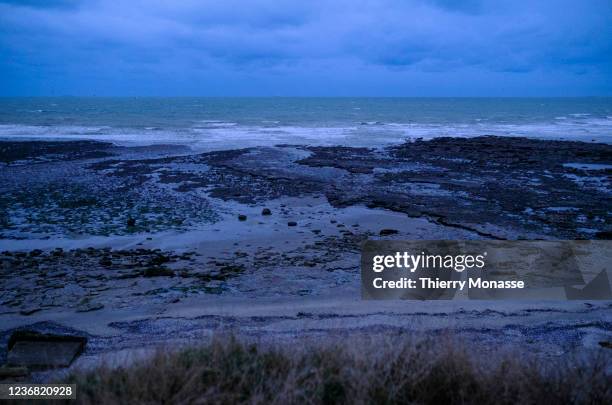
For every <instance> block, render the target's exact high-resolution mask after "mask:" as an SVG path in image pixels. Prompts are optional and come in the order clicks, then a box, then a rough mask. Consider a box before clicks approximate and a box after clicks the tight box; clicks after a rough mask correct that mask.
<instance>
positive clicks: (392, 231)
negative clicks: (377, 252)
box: [379, 229, 399, 236]
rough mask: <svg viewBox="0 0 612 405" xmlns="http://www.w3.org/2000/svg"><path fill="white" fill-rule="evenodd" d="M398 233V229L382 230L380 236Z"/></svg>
mask: <svg viewBox="0 0 612 405" xmlns="http://www.w3.org/2000/svg"><path fill="white" fill-rule="evenodd" d="M398 232H399V231H398V230H397V229H381V230H380V232H379V235H380V236H386V235H395V234H396V233H398Z"/></svg>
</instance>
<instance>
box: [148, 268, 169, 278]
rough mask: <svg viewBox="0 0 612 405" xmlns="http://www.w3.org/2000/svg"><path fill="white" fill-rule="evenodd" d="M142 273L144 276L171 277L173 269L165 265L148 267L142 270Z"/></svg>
mask: <svg viewBox="0 0 612 405" xmlns="http://www.w3.org/2000/svg"><path fill="white" fill-rule="evenodd" d="M142 275H143V276H144V277H172V276H174V271H172V270H170V269H169V268H167V267H149V268H146V269H145V270H144V271H143V272H142Z"/></svg>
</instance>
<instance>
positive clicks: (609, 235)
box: [595, 231, 612, 240]
mask: <svg viewBox="0 0 612 405" xmlns="http://www.w3.org/2000/svg"><path fill="white" fill-rule="evenodd" d="M595 239H604V240H612V231H601V232H597V233H596V234H595Z"/></svg>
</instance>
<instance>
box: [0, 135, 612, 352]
mask: <svg viewBox="0 0 612 405" xmlns="http://www.w3.org/2000/svg"><path fill="white" fill-rule="evenodd" d="M0 150H1V151H2V160H1V161H0V165H2V166H1V167H2V170H0V191H1V193H0V207H1V209H0V252H2V253H1V254H0V269H1V273H0V277H1V279H2V283H1V285H2V287H1V288H0V321H1V322H2V324H3V325H4V327H3V330H2V331H0V336H1V337H2V339H3V341H4V340H7V339H8V337H9V336H10V334H11V333H12V331H14V330H16V329H23V328H29V329H35V330H39V331H41V332H54V331H55V332H58V331H60V332H61V331H62V330H63V331H65V332H66V333H68V332H69V333H80V334H83V335H86V336H88V337H89V338H90V344H89V345H88V348H87V349H86V351H85V353H84V357H85V358H87V357H88V356H89V357H93V358H96V357H97V356H99V355H101V354H103V353H105V352H109V351H113V350H123V349H129V348H134V347H138V346H139V345H140V340H141V339H142V337H143V336H147V337H148V339H149V341H150V344H159V343H162V342H169V341H172V340H173V339H175V338H176V339H179V338H180V339H182V340H190V339H200V338H205V337H206V336H209V335H210V333H214V331H215V330H217V329H219V328H228V327H229V328H232V329H235V330H236V331H238V332H239V333H244V334H247V335H252V336H259V337H261V336H274V338H283V339H288V338H291V336H293V337H295V336H297V335H300V334H304V335H325V334H343V333H349V331H351V330H359V331H361V332H368V331H371V332H374V331H385V330H394V331H396V332H401V331H406V332H423V331H430V332H431V331H435V333H443V331H445V330H449V329H451V330H453V331H455V332H456V333H460V334H463V335H466V336H469V337H473V336H478V339H483V340H486V341H487V342H489V343H490V344H492V345H495V344H497V343H499V342H501V341H503V342H512V343H514V344H517V345H522V344H533V345H534V347H538V350H539V351H541V352H543V353H545V354H546V355H553V354H555V353H558V352H559V351H571V350H576V349H580V348H585V347H586V348H597V347H599V346H598V342H600V341H609V340H612V339H611V338H610V337H611V335H612V326H611V325H612V319H610V316H609V314H610V312H609V308H610V303H606V302H603V303H595V304H593V303H587V304H585V303H537V304H536V303H533V304H529V303H527V304H520V305H519V304H516V305H514V304H512V305H510V304H503V303H496V304H492V303H466V304H465V305H463V304H461V305H462V308H459V309H458V308H456V304H452V303H436V304H435V306H434V307H435V308H434V307H431V306H429V309H425V307H424V306H420V305H415V306H412V307H409V308H408V307H406V308H401V309H400V308H398V306H397V305H395V306H393V305H390V304H389V303H371V304H370V303H368V304H367V305H366V304H364V303H363V302H361V301H360V300H359V268H358V265H359V254H360V245H361V243H362V242H363V241H364V240H366V239H368V238H380V237H383V238H392V239H482V238H485V239H610V236H611V235H612V221H611V219H612V215H611V212H610V207H612V187H611V185H610V181H611V178H612V177H611V175H612V146H611V145H606V144H598V143H580V142H564V141H551V140H533V139H526V138H510V137H505V138H503V137H491V136H486V137H478V138H437V139H434V140H431V141H423V140H415V141H411V142H406V143H404V144H401V145H396V146H392V147H387V148H379V149H369V148H350V147H309V146H303V145H277V146H275V147H255V148H246V149H239V150H226V151H216V152H207V153H197V152H193V151H190V150H189V149H187V148H185V147H182V146H167V145H165V146H164V145H162V146H151V147H132V148H130V147H119V146H114V145H112V144H109V143H103V142H93V141H75V142H16V141H10V142H9V141H3V142H0ZM504 305H506V306H504ZM432 308H434V309H433V310H430V309H432ZM468 308H469V309H468ZM542 314H544V315H545V316H544V315H542ZM551 314H554V316H551ZM94 319H96V320H95V321H94ZM415 322H416V323H415ZM458 325H462V326H461V327H458ZM479 325H480V326H479ZM368 333H369V332H368ZM549 338H550V339H552V340H550V339H549ZM542 339H549V340H548V342H549V343H544V341H543V340H542ZM540 340H542V341H540ZM529 341H533V343H528V342H529ZM1 353H4V354H2V355H1V356H0V357H4V356H5V355H6V352H1Z"/></svg>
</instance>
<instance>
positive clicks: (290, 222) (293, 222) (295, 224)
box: [287, 221, 297, 226]
mask: <svg viewBox="0 0 612 405" xmlns="http://www.w3.org/2000/svg"><path fill="white" fill-rule="evenodd" d="M287 226H297V222H295V221H289V222H287Z"/></svg>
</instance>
